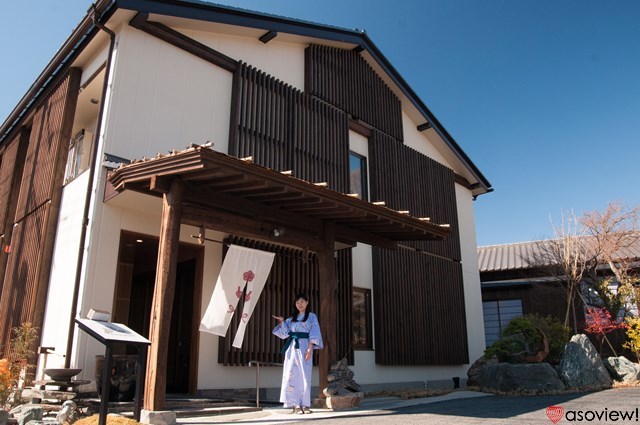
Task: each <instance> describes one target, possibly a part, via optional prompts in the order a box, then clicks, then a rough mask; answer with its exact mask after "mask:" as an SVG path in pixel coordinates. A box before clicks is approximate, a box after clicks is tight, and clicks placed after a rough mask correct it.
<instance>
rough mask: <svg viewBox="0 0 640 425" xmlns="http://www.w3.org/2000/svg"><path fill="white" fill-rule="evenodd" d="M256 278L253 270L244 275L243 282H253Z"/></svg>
mask: <svg viewBox="0 0 640 425" xmlns="http://www.w3.org/2000/svg"><path fill="white" fill-rule="evenodd" d="M254 277H256V275H255V274H253V272H252V271H251V270H249V271H248V272H244V273H243V274H242V280H244V281H245V282H251V281H252V280H253V278H254Z"/></svg>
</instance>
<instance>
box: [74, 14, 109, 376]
mask: <svg viewBox="0 0 640 425" xmlns="http://www.w3.org/2000/svg"><path fill="white" fill-rule="evenodd" d="M91 8H92V9H93V24H94V25H95V26H96V27H98V28H99V29H101V30H102V31H104V32H106V33H107V34H108V35H109V39H110V42H109V53H108V55H107V64H106V69H105V74H104V82H103V84H102V101H101V102H100V112H99V115H98V124H97V126H96V133H95V136H94V137H95V140H94V141H93V144H92V146H91V166H90V167H89V181H88V183H87V194H86V195H85V204H84V213H83V215H82V217H83V219H82V230H81V233H80V245H79V246H78V263H77V265H76V279H75V282H74V285H73V299H72V301H71V314H70V315H69V332H68V335H67V348H66V352H65V357H64V367H65V368H69V367H70V365H71V351H72V348H73V337H74V333H75V328H76V326H75V321H74V319H75V317H76V314H77V312H78V297H79V293H80V281H81V277H82V263H83V262H84V251H85V242H86V239H87V229H88V227H89V209H90V207H91V195H92V192H93V180H94V178H95V173H96V168H97V167H98V164H97V157H98V144H99V143H98V142H99V140H100V133H101V131H102V121H103V119H102V116H103V114H104V107H105V106H104V105H105V99H106V97H107V90H108V87H109V76H110V74H111V62H112V60H111V57H112V55H113V51H114V49H115V45H116V34H115V33H114V32H113V31H111V30H110V29H109V28H107V27H106V26H104V25H103V24H101V23H100V22H99V20H98V17H97V16H96V13H97V12H96V6H95V3H94V4H92V5H91Z"/></svg>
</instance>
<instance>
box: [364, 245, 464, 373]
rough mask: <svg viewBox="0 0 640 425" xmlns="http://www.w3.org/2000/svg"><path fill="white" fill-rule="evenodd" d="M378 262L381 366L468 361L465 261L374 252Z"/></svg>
mask: <svg viewBox="0 0 640 425" xmlns="http://www.w3.org/2000/svg"><path fill="white" fill-rule="evenodd" d="M373 264H374V273H373V276H374V300H375V301H374V308H375V338H376V363H378V364H382V365H458V364H465V363H468V362H469V355H468V344H467V331H466V315H465V305H464V294H463V282H462V267H461V265H460V263H456V262H452V261H448V260H446V259H442V258H437V257H433V256H428V255H424V254H420V253H418V252H415V251H408V250H400V251H398V252H392V251H388V250H384V249H378V248H374V249H373ZM443 323H446V325H445V324H443Z"/></svg>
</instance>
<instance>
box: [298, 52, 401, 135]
mask: <svg viewBox="0 0 640 425" xmlns="http://www.w3.org/2000/svg"><path fill="white" fill-rule="evenodd" d="M305 92H306V93H309V94H311V95H313V96H317V97H319V98H320V99H323V100H325V101H327V102H329V103H330V104H332V105H334V106H336V107H338V108H340V109H342V110H344V111H346V112H349V113H350V114H351V115H353V116H354V117H357V118H359V119H360V120H362V121H364V122H366V123H368V124H370V125H371V126H373V127H375V128H377V129H379V130H380V131H383V132H385V133H387V134H389V135H391V136H392V137H395V138H396V139H399V140H403V131H402V106H401V104H400V99H398V97H397V96H396V95H395V94H394V93H393V92H392V91H391V89H390V88H389V87H388V86H387V85H386V84H385V82H384V81H383V80H382V79H381V78H380V77H379V76H378V74H376V72H375V71H374V70H373V68H371V66H370V65H369V64H368V63H367V62H366V61H365V60H364V59H363V58H362V57H361V56H360V55H359V54H358V53H356V52H354V51H352V50H344V49H339V48H336V47H328V46H319V45H311V46H309V47H307V49H306V50H305Z"/></svg>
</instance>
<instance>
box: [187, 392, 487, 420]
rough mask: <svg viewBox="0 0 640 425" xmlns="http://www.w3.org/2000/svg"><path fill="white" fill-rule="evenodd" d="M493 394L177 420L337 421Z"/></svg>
mask: <svg viewBox="0 0 640 425" xmlns="http://www.w3.org/2000/svg"><path fill="white" fill-rule="evenodd" d="M486 396H490V394H485V393H479V392H474V391H456V392H452V393H449V394H446V395H443V396H438V397H427V398H414V399H410V400H401V399H399V398H396V397H382V398H370V399H364V400H363V402H362V404H361V406H360V407H358V408H355V409H349V410H341V411H333V410H330V409H312V410H313V413H311V414H310V415H294V414H291V413H290V412H291V409H284V408H282V407H266V408H264V409H263V410H261V411H259V412H248V413H239V414H230V415H224V414H223V415H218V416H206V417H186V418H178V423H179V424H185V425H186V424H193V425H199V424H200V425H201V424H234V423H245V424H260V425H272V424H283V423H292V422H302V421H305V420H314V419H337V418H341V417H346V416H366V415H373V414H375V413H376V412H378V411H381V410H396V409H401V408H406V407H411V406H415V405H419V404H425V403H436V402H439V401H449V400H456V399H461V398H475V397H486Z"/></svg>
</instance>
